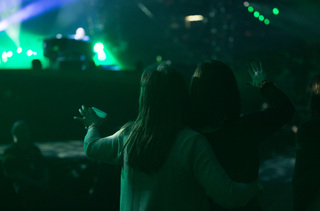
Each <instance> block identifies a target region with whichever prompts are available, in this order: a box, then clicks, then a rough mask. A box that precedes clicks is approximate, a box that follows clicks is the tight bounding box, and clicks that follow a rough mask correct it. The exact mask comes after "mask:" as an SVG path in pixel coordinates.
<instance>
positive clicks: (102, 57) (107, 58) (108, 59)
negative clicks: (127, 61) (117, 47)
mask: <svg viewBox="0 0 320 211" xmlns="http://www.w3.org/2000/svg"><path fill="white" fill-rule="evenodd" d="M93 50H94V51H95V52H96V55H95V56H94V57H93V61H94V62H95V64H96V65H116V66H120V67H121V68H122V65H121V64H120V62H119V61H118V59H117V58H116V57H115V56H114V55H113V53H112V52H111V51H110V50H109V49H108V48H107V47H106V46H105V45H104V44H103V43H101V42H98V43H96V44H95V45H94V47H93Z"/></svg>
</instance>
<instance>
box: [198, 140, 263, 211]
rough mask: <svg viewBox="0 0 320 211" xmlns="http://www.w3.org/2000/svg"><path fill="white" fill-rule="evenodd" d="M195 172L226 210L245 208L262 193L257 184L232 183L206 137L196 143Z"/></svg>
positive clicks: (214, 199)
mask: <svg viewBox="0 0 320 211" xmlns="http://www.w3.org/2000/svg"><path fill="white" fill-rule="evenodd" d="M193 171H194V175H195V177H196V180H197V182H198V183H199V184H200V185H201V186H202V187H203V188H204V189H205V190H206V192H207V195H208V196H209V197H211V198H212V200H213V201H214V202H215V203H217V204H219V205H221V206H222V207H225V208H235V207H240V206H244V205H246V204H247V203H248V202H249V201H250V200H251V199H252V198H253V197H255V196H256V195H257V194H258V193H259V192H260V191H261V187H260V186H259V184H258V183H256V182H253V183H250V184H243V183H237V182H234V181H232V180H231V179H230V178H229V176H228V175H227V173H226V172H225V170H224V169H223V168H222V166H221V165H220V163H219V162H218V160H217V158H216V156H215V153H214V151H213V150H212V148H211V147H210V145H209V143H208V142H207V140H206V139H205V138H204V137H200V136H199V138H198V140H196V142H195V146H194V157H193Z"/></svg>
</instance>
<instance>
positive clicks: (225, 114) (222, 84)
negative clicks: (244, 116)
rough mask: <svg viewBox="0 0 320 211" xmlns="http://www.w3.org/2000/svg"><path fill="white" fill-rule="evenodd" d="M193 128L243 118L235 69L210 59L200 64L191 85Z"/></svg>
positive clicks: (191, 123) (211, 125) (215, 125)
mask: <svg viewBox="0 0 320 211" xmlns="http://www.w3.org/2000/svg"><path fill="white" fill-rule="evenodd" d="M190 107H191V115H190V116H191V117H190V125H191V126H192V127H193V128H195V129H199V128H201V127H205V126H210V127H214V128H215V127H219V126H221V125H223V124H224V123H226V122H228V121H230V120H232V119H236V118H237V117H239V116H240V112H241V100H240V92H239V89H238V84H237V81H236V79H235V77H234V74H233V72H232V70H231V68H230V67H229V66H228V65H227V64H225V63H223V62H220V61H217V60H210V61H206V62H202V63H200V64H199V65H198V67H197V69H196V70H195V72H194V75H193V78H192V80H191V84H190Z"/></svg>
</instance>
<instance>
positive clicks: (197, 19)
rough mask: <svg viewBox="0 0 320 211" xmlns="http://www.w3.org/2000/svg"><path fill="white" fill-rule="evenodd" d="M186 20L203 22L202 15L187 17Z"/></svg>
mask: <svg viewBox="0 0 320 211" xmlns="http://www.w3.org/2000/svg"><path fill="white" fill-rule="evenodd" d="M185 20H186V21H187V22H193V21H203V16H202V15H189V16H186V17H185Z"/></svg>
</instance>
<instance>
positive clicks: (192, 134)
mask: <svg viewBox="0 0 320 211" xmlns="http://www.w3.org/2000/svg"><path fill="white" fill-rule="evenodd" d="M178 136H179V137H184V138H187V139H192V138H199V137H200V138H201V137H204V136H203V135H202V134H201V133H199V132H197V131H195V130H193V129H191V128H188V127H186V128H184V129H183V130H181V131H180V133H179V134H178Z"/></svg>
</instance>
